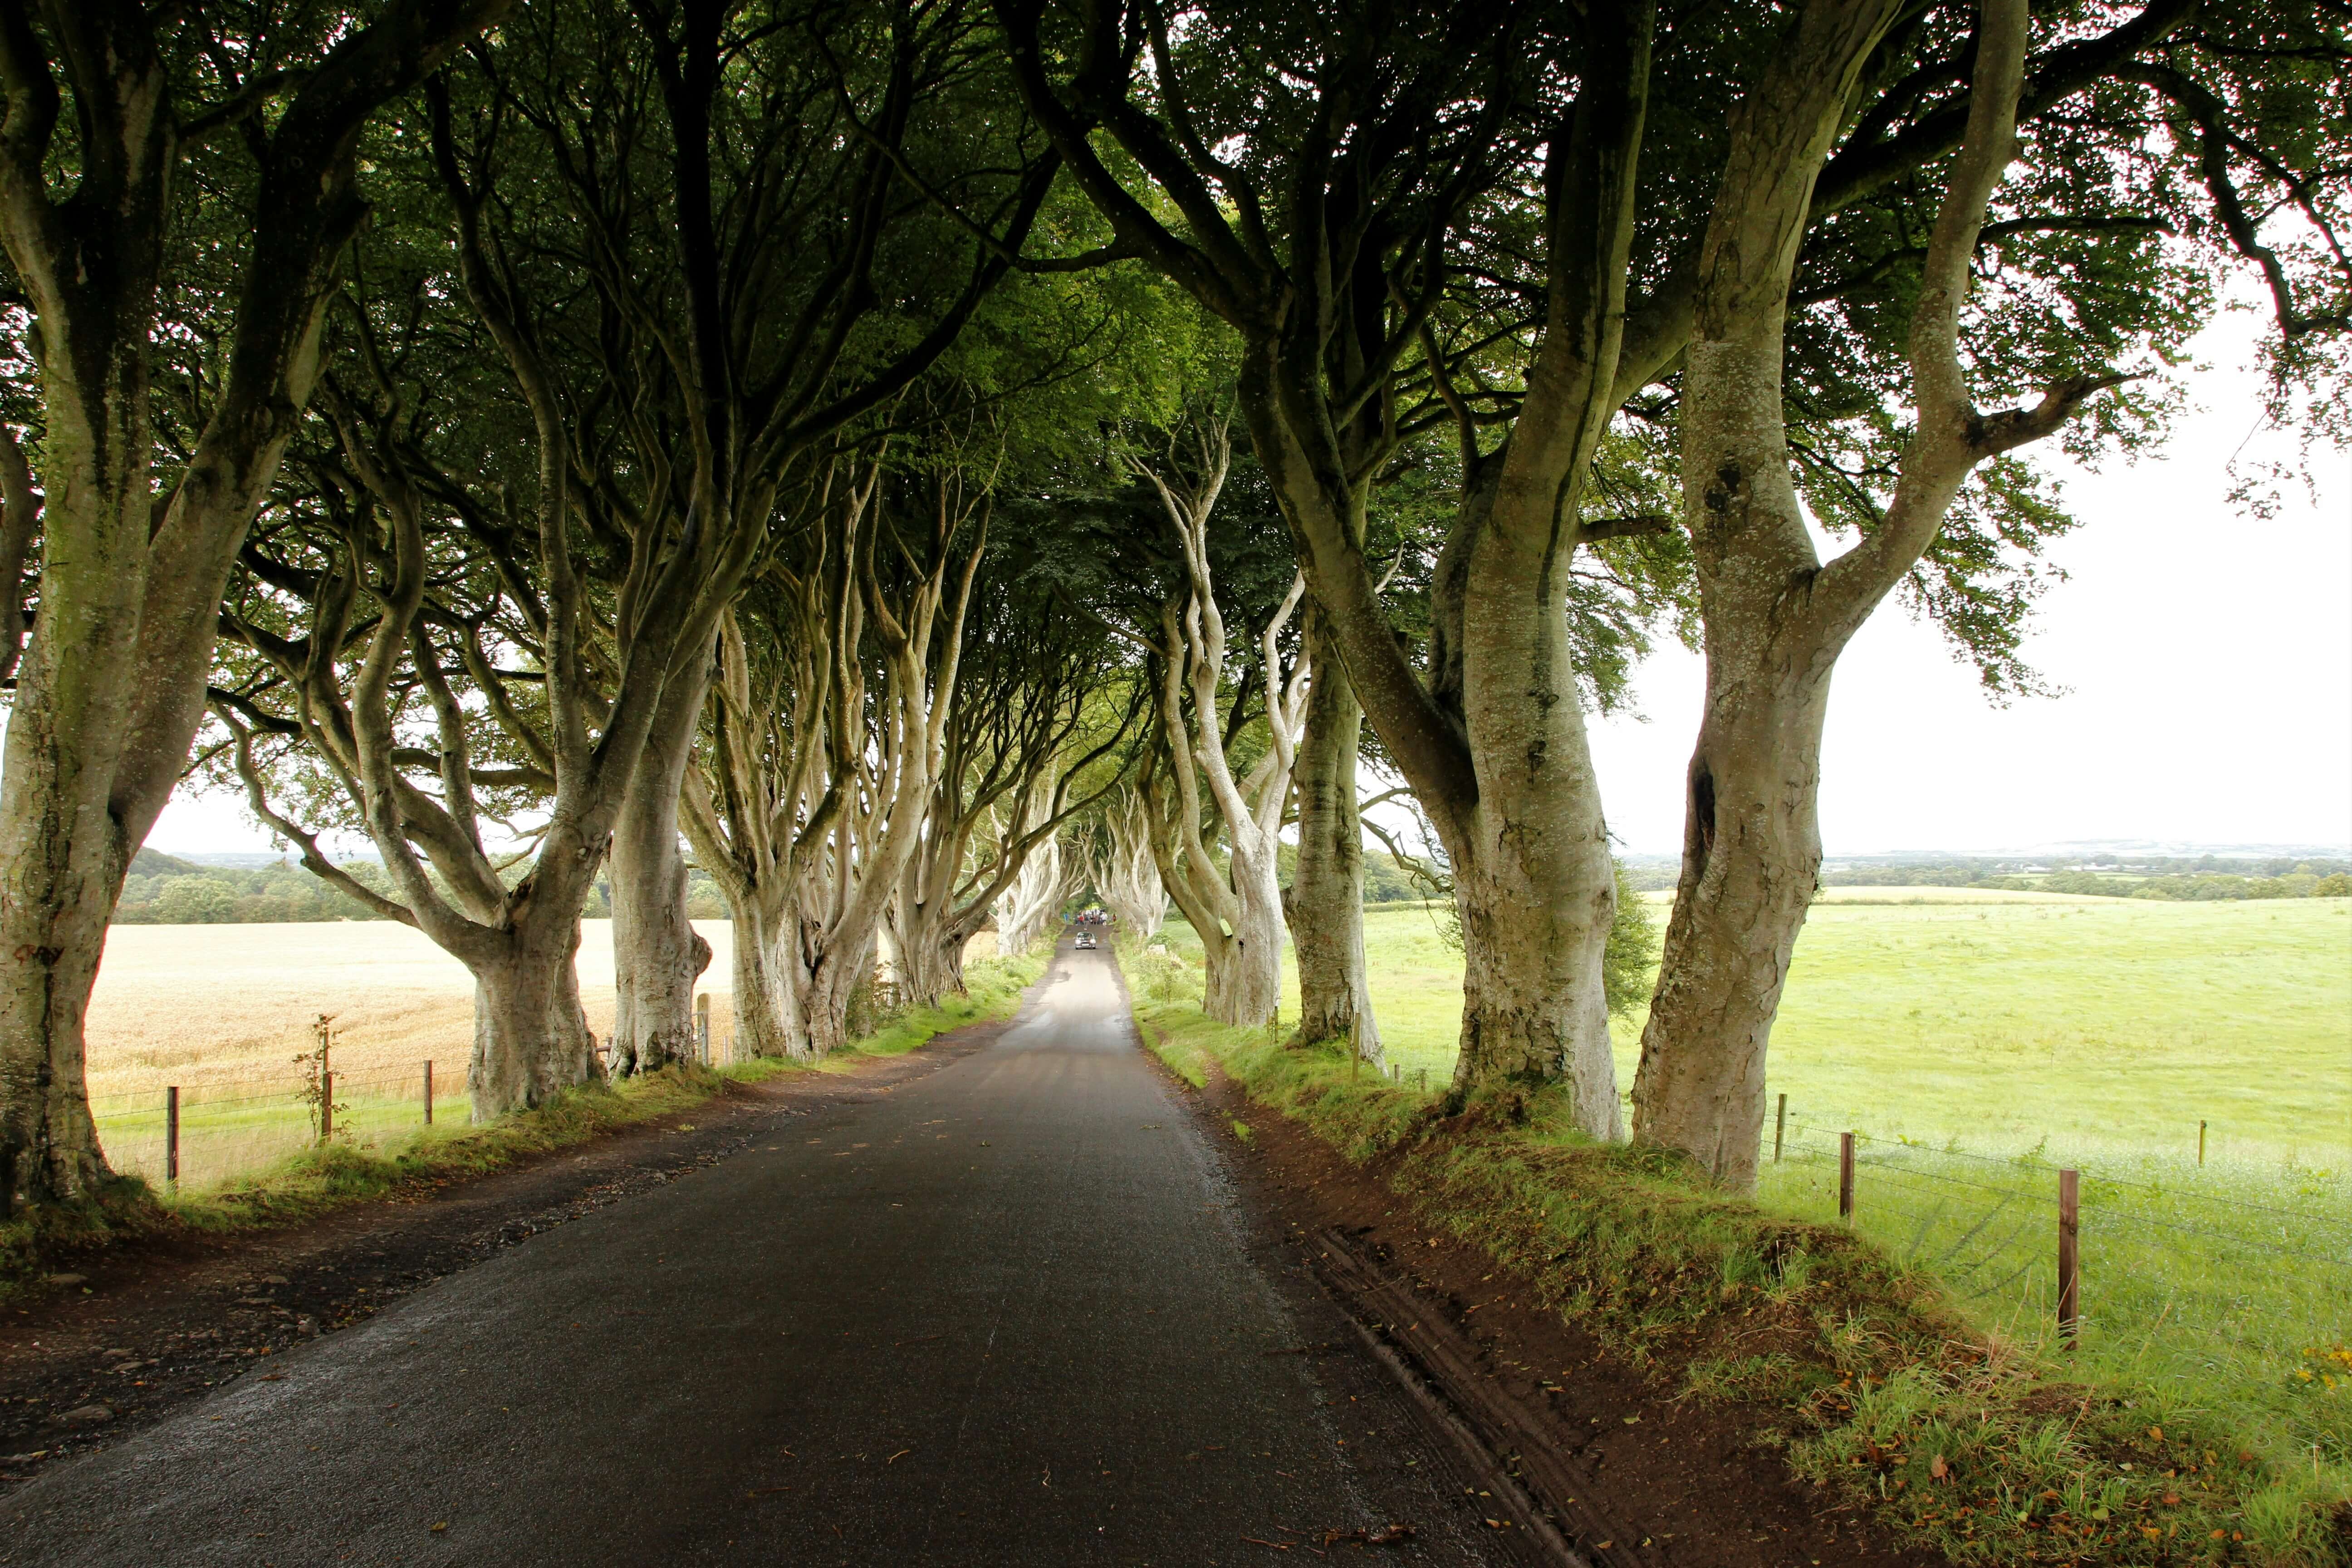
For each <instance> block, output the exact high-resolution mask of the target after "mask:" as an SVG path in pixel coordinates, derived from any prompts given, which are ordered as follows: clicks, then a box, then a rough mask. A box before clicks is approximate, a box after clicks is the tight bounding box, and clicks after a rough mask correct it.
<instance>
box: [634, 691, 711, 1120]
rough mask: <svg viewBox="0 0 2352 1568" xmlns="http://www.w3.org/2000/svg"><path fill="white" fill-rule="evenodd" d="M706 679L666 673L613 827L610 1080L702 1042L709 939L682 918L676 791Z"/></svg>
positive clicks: (678, 1057)
mask: <svg viewBox="0 0 2352 1568" xmlns="http://www.w3.org/2000/svg"><path fill="white" fill-rule="evenodd" d="M708 684H709V682H708V680H707V679H706V678H705V676H704V674H703V671H702V670H701V669H700V668H698V667H694V668H682V669H680V670H679V671H678V672H677V673H676V674H674V675H673V676H671V678H670V679H669V682H668V684H667V686H666V687H665V688H664V689H663V691H662V707H661V712H660V714H659V716H658V717H656V720H655V721H654V729H653V733H652V734H651V735H649V736H648V737H647V738H646V749H645V752H644V753H643V754H642V755H641V756H639V758H638V759H637V767H636V771H635V773H632V774H631V775H630V777H629V787H628V791H627V793H626V794H625V795H623V796H622V799H621V813H620V816H619V817H618V818H617V819H616V820H615V821H614V825H613V854H612V861H611V865H612V886H613V979H614V991H615V993H616V995H615V998H614V1001H615V1006H614V1015H613V1054H612V1061H611V1066H612V1070H613V1075H614V1077H615V1078H623V1077H626V1076H627V1075H628V1074H630V1073H633V1072H653V1071H656V1070H658V1069H659V1068H665V1067H668V1066H670V1065H671V1064H673V1063H675V1062H681V1061H691V1060H693V1059H694V1058H695V1057H696V1055H697V1054H698V1047H699V1044H700V1041H699V1037H698V1032H697V1027H696V1023H695V1016H694V983H695V980H696V977H697V976H698V975H700V974H701V973H702V972H703V971H704V970H705V969H708V968H709V967H710V944H709V942H705V941H703V940H702V938H701V936H700V935H698V933H697V932H696V931H695V929H694V926H693V923H692V922H691V921H689V920H688V918H687V910H686V884H687V877H686V857H685V855H684V853H683V852H682V850H681V847H680V842H681V841H680V838H679V832H678V792H679V790H680V789H681V788H682V787H683V785H684V784H685V782H686V770H687V768H688V766H689V765H690V764H691V763H692V761H693V755H694V737H695V730H696V728H697V726H698V723H699V721H700V719H701V713H702V700H703V694H704V690H705V689H706V687H707V686H708Z"/></svg>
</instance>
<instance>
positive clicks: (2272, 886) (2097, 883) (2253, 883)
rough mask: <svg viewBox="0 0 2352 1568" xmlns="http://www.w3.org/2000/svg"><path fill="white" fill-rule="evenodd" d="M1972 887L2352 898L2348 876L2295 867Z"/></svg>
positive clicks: (2001, 881)
mask: <svg viewBox="0 0 2352 1568" xmlns="http://www.w3.org/2000/svg"><path fill="white" fill-rule="evenodd" d="M1969 886H1970V887H1972V888H2008V889H2016V890H2018V891H2021V892H2042V893H2089V894H2094V895H2095V896H2097V897H2099V898H2105V899H2166V900H2190V901H2194V902H2202V901H2205V900H2213V899H2341V898H2347V897H2352V876H2347V875H2346V874H2345V873H2344V872H2342V871H2330V872H2328V873H2327V874H2326V876H2321V875H2319V874H2318V873H2317V872H2316V871H2314V870H2311V869H2308V868H2304V867H2297V868H2294V870H2291V871H2289V872H2287V873H2286V874H2285V875H2284V876H2279V877H2246V876H2239V875H2234V874H2231V873H2220V874H2216V873H2213V872H2200V873H2199V874H2197V875H2195V876H2181V877H2142V878H2126V877H2102V876H2100V875H2099V874H2098V873H2097V872H2095V871H2053V872H2052V873H2051V874H2050V875H2049V876H2046V877H1986V878H1983V879H1979V880H1978V881H1974V882H1971V883H1969Z"/></svg>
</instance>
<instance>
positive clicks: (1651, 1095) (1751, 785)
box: [1633, 635, 1830, 1192]
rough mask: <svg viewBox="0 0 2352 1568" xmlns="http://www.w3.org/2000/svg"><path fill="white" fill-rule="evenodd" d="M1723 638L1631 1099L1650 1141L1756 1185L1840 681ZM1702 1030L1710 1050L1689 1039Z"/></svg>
mask: <svg viewBox="0 0 2352 1568" xmlns="http://www.w3.org/2000/svg"><path fill="white" fill-rule="evenodd" d="M1716 641H1717V639H1716V637H1714V636H1712V635H1710V637H1709V638H1708V642H1709V648H1708V659H1707V704H1706V717H1705V719H1704V720H1703V721H1702V722H1701V725H1700V729H1699V737H1698V747H1697V750H1696V752H1694V753H1693V755H1692V757H1691V763H1690V772H1689V775H1688V781H1687V786H1686V787H1687V791H1688V794H1687V797H1686V803H1685V826H1684V830H1683V869H1682V878H1681V880H1680V882H1679V884H1678V886H1677V889H1676V892H1675V909H1674V914H1673V916H1672V918H1671V919H1670V921H1668V923H1667V926H1666V943H1665V952H1664V960H1663V963H1662V964H1661V966H1660V969H1659V980H1658V990H1657V994H1656V995H1655V997H1654V999H1653V1000H1652V1001H1651V1004H1650V1018H1649V1022H1648V1024H1647V1025H1646V1026H1644V1027H1643V1031H1642V1066H1641V1070H1640V1073H1639V1074H1638V1076H1637V1077H1636V1078H1635V1079H1634V1085H1633V1100H1634V1104H1635V1105H1636V1106H1637V1107H1638V1108H1639V1110H1638V1112H1637V1115H1638V1121H1639V1127H1640V1135H1641V1138H1642V1140H1643V1142H1649V1143H1662V1144H1664V1145H1667V1146H1668V1147H1671V1148H1675V1149H1681V1150H1684V1151H1685V1152H1688V1153H1690V1154H1691V1155H1693V1156H1694V1157H1695V1158H1696V1159H1697V1160H1698V1162H1699V1163H1701V1164H1702V1165H1704V1166H1705V1167H1706V1169H1707V1171H1708V1172H1709V1173H1711V1174H1712V1175H1713V1176H1714V1177H1715V1179H1716V1180H1717V1182H1719V1183H1721V1184H1723V1185H1725V1186H1727V1187H1730V1188H1732V1189H1734V1190H1735V1191H1741V1192H1745V1191H1747V1190H1748V1189H1749V1188H1752V1187H1753V1186H1754V1185H1755V1184H1756V1164H1757V1158H1758V1152H1759V1149H1760V1147H1761V1144H1762V1137H1763V1128H1764V1101H1765V1094H1764V1063H1765V1051H1766V1047H1768V1046H1769V1043H1770V1041H1771V1037H1772V1020H1773V1017H1774V1016H1775V1015H1776V1014H1777V1013H1778V1012H1779V1010H1780V987H1781V984H1782V983H1783V982H1784V981H1785V980H1786V979H1787V978H1788V973H1789V960H1790V954H1791V953H1792V952H1794V951H1795V950H1796V945H1797V933H1798V932H1799V931H1801V929H1802V928H1803V926H1804V923H1805V912H1806V910H1807V909H1808V908H1809V907H1810V906H1811V902H1812V896H1813V889H1814V886H1815V883H1816V879H1817V878H1818V876H1819V873H1820V871H1821V865H1822V840H1821V826H1820V822H1819V819H1818V816H1817V815H1816V807H1817V804H1818V801H1819V798H1820V784H1821V740H1822V721H1823V718H1824V716H1825V715H1826V713H1827V711H1828V709H1829V689H1830V682H1829V672H1828V669H1827V668H1826V667H1824V668H1821V669H1820V670H1819V671H1818V672H1817V673H1816V672H1814V671H1812V670H1811V669H1809V668H1805V667H1802V666H1799V667H1797V668H1795V669H1793V670H1791V669H1790V668H1789V667H1788V666H1786V665H1783V664H1781V663H1780V661H1777V660H1773V659H1770V658H1768V657H1759V652H1760V650H1759V649H1755V648H1743V649H1739V650H1738V652H1736V653H1735V652H1733V651H1732V650H1729V649H1725V650H1721V651H1720V652H1719V651H1718V650H1717V648H1716V647H1715V646H1714V645H1715V643H1716ZM1775 676H1777V677H1778V679H1775ZM1718 846H1720V847H1721V849H1722V852H1720V853H1718V852H1717V847H1718ZM1696 1041H1704V1042H1706V1048H1704V1049H1696V1050H1695V1049H1678V1048H1676V1047H1677V1046H1680V1045H1684V1044H1687V1043H1690V1042H1696Z"/></svg>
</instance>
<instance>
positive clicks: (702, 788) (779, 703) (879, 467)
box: [686, 460, 988, 1059]
mask: <svg viewBox="0 0 2352 1568" xmlns="http://www.w3.org/2000/svg"><path fill="white" fill-rule="evenodd" d="M844 468H845V470H846V471H845V472H844V473H843V474H842V475H841V478H842V480H843V482H842V483H840V484H838V485H837V486H832V487H827V489H826V490H825V492H824V496H823V500H824V505H822V506H821V507H820V508H818V509H816V511H815V515H814V521H813V523H812V526H810V527H809V529H808V535H809V538H810V540H811V545H810V548H811V549H812V550H813V552H814V557H813V560H814V569H813V570H806V571H804V572H803V573H802V574H800V575H801V577H802V579H803V583H804V584H813V585H816V586H815V587H814V591H812V589H811V588H810V587H806V586H804V587H803V589H802V590H801V592H800V593H799V595H797V597H796V599H795V600H794V601H793V608H792V611H791V616H790V618H789V620H785V619H779V620H777V621H774V622H771V623H768V624H766V625H765V626H762V627H761V629H762V630H764V631H765V632H766V633H768V634H769V636H770V637H771V638H772V643H771V646H770V647H769V648H768V649H767V650H766V655H765V658H755V657H754V656H753V655H752V653H751V651H750V649H749V647H747V637H745V635H744V634H747V633H749V632H750V631H751V626H752V625H753V623H751V622H750V621H749V620H748V618H747V617H746V616H742V615H740V614H739V615H738V616H736V618H735V633H736V635H733V636H730V638H729V640H728V642H727V644H726V645H724V646H723V647H722V652H721V679H720V682H719V697H720V703H721V707H720V712H719V719H718V720H717V721H716V723H715V725H714V735H713V744H712V748H711V752H710V757H709V764H708V767H707V770H706V771H707V776H706V777H704V778H703V779H701V780H700V781H699V782H698V783H697V784H695V785H694V786H693V787H692V788H691V789H690V790H689V792H688V795H687V797H686V798H687V804H688V815H687V823H688V831H689V832H690V833H691V834H692V835H693V837H694V845H695V852H696V857H697V858H698V860H699V862H700V863H701V864H702V866H703V867H704V868H706V869H707V870H708V871H709V873H710V875H711V877H712V879H714V880H715V881H717V882H718V884H719V888H720V889H721V890H722V891H723V892H725V893H726V894H727V896H728V899H729V901H730V908H732V909H734V910H737V911H738V919H739V921H740V922H741V923H740V924H738V926H737V927H736V932H737V934H736V942H737V947H738V950H739V953H740V950H741V949H742V948H743V946H744V945H745V944H746V942H752V943H755V944H758V945H759V946H760V948H761V952H760V953H759V957H758V961H757V962H756V963H749V966H748V967H747V963H748V961H747V960H746V959H745V958H743V957H740V956H739V958H738V960H737V963H736V984H737V986H738V987H739V989H738V990H737V992H736V998H735V1006H736V1011H737V1015H738V1017H739V1019H746V1020H748V1021H747V1022H744V1023H741V1024H740V1025H739V1027H740V1028H741V1029H742V1030H743V1031H744V1032H745V1035H746V1037H749V1038H751V1039H752V1040H753V1041H754V1042H757V1043H761V1044H764V1043H765V1042H767V1041H770V1040H781V1041H782V1045H783V1048H784V1049H785V1050H786V1051H788V1052H789V1053H790V1054H792V1055H793V1056H795V1057H799V1058H803V1059H808V1058H816V1057H822V1056H824V1054H825V1053H827V1052H829V1051H832V1050H835V1049H837V1048H838V1047H841V1046H842V1045H843V1044H845V1042H846V1040H847V1037H848V1022H849V1007H850V1003H851V1000H852V997H853V995H854V994H855V993H856V990H857V988H858V987H859V986H860V985H862V984H866V983H867V982H868V981H870V980H871V979H872V977H873V963H874V955H875V950H876V946H877V939H878V937H879V934H880V931H881V926H882V919H883V913H884V910H886V909H887V906H888V904H889V901H890V900H891V899H892V898H893V897H894V896H895V895H896V894H897V892H898V887H899V884H900V882H901V880H902V879H904V877H905V876H906V873H907V868H908V866H909V865H910V864H911V863H912V862H913V860H914V858H915V856H916V853H917V851H918V850H919V847H921V843H922V839H923V835H924V831H925V825H926V822H927V819H928V815H929V806H930V802H931V798H932V794H933V789H934V785H935V784H936V783H937V781H938V779H939V777H940V771H941V769H942V767H943V766H944V764H945V761H946V753H947V735H948V725H949V721H950V717H951V716H952V713H953V711H954V706H955V697H956V690H957V680H958V668H957V667H958V664H959V661H960V659H961V656H962V651H963V642H964V635H965V627H966V616H967V614H968V612H969V609H970V605H971V590H972V582H973V577H974V574H975V573H976V572H977V570H978V566H979V562H980V559H981V555H982V552H983V549H984V546H985V542H986V524H985V521H984V518H983V509H984V506H985V503H986V501H987V499H988V498H987V491H986V489H985V488H984V486H983V485H981V484H977V483H973V482H971V476H968V475H967V474H965V473H964V472H963V471H962V470H961V469H960V468H953V467H948V468H940V469H939V470H937V471H934V472H931V473H928V474H920V473H919V474H917V475H915V476H912V477H911V481H910V482H908V483H907V488H906V490H905V492H904V493H895V492H894V490H893V487H892V485H891V484H890V482H889V475H888V472H887V469H886V468H885V466H884V465H883V464H882V463H881V462H880V461H878V460H869V461H867V462H866V463H863V464H859V465H856V466H851V465H849V464H846V463H845V464H844ZM730 664H731V666H732V668H730ZM754 668H759V669H760V670H761V675H760V677H759V678H758V679H754V676H753V673H752V672H753V670H754ZM738 671H740V674H739V673H737V672H738ZM762 898H764V900H766V902H765V903H764V904H762V902H761V899H762ZM747 914H748V915H749V917H750V918H748V919H746V918H744V917H745V916H746V915H747ZM777 927H781V929H775V928H777ZM771 941H772V946H769V945H767V944H768V942H771ZM779 980H780V981H781V982H782V984H774V982H775V981H779ZM747 982H748V983H749V984H750V987H751V988H748V989H746V988H745V987H746V983H747ZM762 987H764V989H762Z"/></svg>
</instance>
